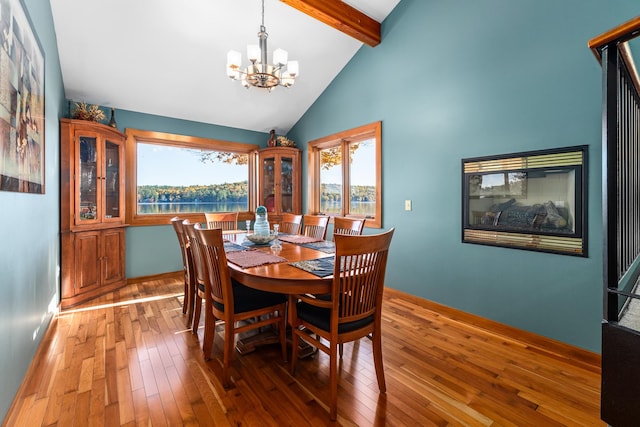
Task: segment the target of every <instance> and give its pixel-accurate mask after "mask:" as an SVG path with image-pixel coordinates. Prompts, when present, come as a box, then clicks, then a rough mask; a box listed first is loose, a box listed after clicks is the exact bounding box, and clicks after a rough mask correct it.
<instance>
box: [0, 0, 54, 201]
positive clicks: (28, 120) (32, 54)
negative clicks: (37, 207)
mask: <svg viewBox="0 0 640 427" xmlns="http://www.w3.org/2000/svg"><path fill="white" fill-rule="evenodd" d="M44 89H45V57H44V52H43V49H42V46H41V44H40V41H39V40H38V37H37V35H36V33H35V31H34V28H33V25H32V23H31V20H30V18H29V16H28V14H27V11H26V8H25V6H24V4H23V3H22V1H21V0H0V191H14V192H21V193H36V194H44V192H45V170H44V169H45V95H44V94H45V90H44Z"/></svg>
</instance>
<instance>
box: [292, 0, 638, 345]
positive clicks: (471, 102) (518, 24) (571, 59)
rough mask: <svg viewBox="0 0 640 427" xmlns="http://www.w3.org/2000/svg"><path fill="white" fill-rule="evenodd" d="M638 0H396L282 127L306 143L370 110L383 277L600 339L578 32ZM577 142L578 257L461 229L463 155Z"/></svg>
mask: <svg viewBox="0 0 640 427" xmlns="http://www.w3.org/2000/svg"><path fill="white" fill-rule="evenodd" d="M637 12H638V8H637V5H636V4H632V3H631V2H622V1H613V2H604V1H584V0H562V1H556V0H542V1H533V0H528V1H507V0H483V1H477V0H456V1H453V2H451V1H424V0H402V1H401V3H400V4H399V5H398V6H397V7H396V8H395V10H394V11H393V12H392V14H391V15H390V16H389V17H388V18H387V19H386V20H385V21H384V23H383V26H382V40H383V41H382V44H380V45H379V46H377V47H375V48H370V47H367V46H365V47H362V48H361V49H360V51H359V52H358V53H357V54H356V56H355V57H354V59H352V61H351V62H350V63H349V64H348V65H347V67H346V68H345V69H344V70H343V71H342V72H341V73H340V74H339V75H338V76H337V77H336V79H335V80H334V81H333V82H332V84H331V85H330V87H329V88H327V90H326V91H325V92H324V93H323V95H322V96H321V97H320V98H319V99H318V100H317V101H316V102H315V103H314V105H313V106H312V107H311V108H310V109H309V110H308V111H307V112H306V114H305V115H304V116H303V117H302V119H301V120H299V121H298V123H297V124H296V125H295V127H294V128H293V129H292V131H291V132H290V133H289V136H290V137H291V138H292V139H294V140H295V141H298V145H306V142H307V141H309V140H313V139H315V138H319V137H322V136H325V135H329V134H332V133H335V132H339V131H342V130H346V129H350V128H353V127H356V126H359V125H362V124H366V123H370V122H373V121H376V120H382V137H383V148H382V149H383V155H382V158H383V165H382V166H383V185H382V191H383V225H384V228H390V227H396V233H395V235H394V241H393V243H392V250H391V254H390V258H389V265H388V268H387V280H386V283H387V286H389V287H392V288H396V289H400V290H402V291H405V292H409V293H411V294H415V295H418V296H420V297H424V298H427V299H429V300H433V301H436V302H439V303H442V304H445V305H448V306H452V307H455V308H458V309H461V310H464V311H468V312H471V313H475V314H478V315H480V316H483V317H487V318H490V319H494V320H496V321H498V322H502V323H505V324H509V325H512V326H515V327H518V328H522V329H525V330H528V331H531V332H534V333H537V334H540V335H544V336H547V337H550V338H553V339H556V340H560V341H564V342H566V343H569V344H573V345H576V346H579V347H583V348H586V349H588V350H592V351H596V352H599V351H600V320H601V315H602V267H601V265H602V250H601V245H602V224H601V222H602V215H601V202H600V199H601V179H600V175H601V166H600V161H601V154H600V150H601V119H600V117H601V68H600V65H599V64H598V62H597V61H596V60H595V58H594V56H593V54H592V53H591V51H590V50H589V49H588V48H587V42H588V40H589V39H590V38H592V37H595V36H597V35H599V34H601V33H602V32H605V31H607V30H609V29H611V28H612V27H615V26H617V25H619V24H621V23H623V22H625V21H627V20H629V19H631V18H633V17H634V16H635V15H636V14H637ZM301 79H302V77H301ZM300 84H304V82H303V81H302V80H301V81H300ZM583 144H585V145H588V146H589V153H588V155H589V165H588V167H589V177H588V178H589V180H588V185H589V204H588V212H589V241H588V244H589V257H588V258H577V257H571V256H564V255H553V254H546V253H538V252H530V251H524V250H516V249H505V248H497V247H490V246H480V245H473V244H462V243H461V231H460V228H461V219H460V218H461V194H460V193H461V166H460V160H461V159H462V158H467V157H475V156H484V155H492V154H502V153H512V152H518V151H527V150H535V149H546V148H553V147H564V146H574V145H583ZM303 158H304V159H305V160H306V156H304V157H303ZM305 168H306V164H305ZM303 176H305V171H304V170H303ZM405 199H411V200H412V201H413V210H412V211H410V212H406V211H404V200H405Z"/></svg>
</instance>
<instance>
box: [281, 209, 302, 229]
mask: <svg viewBox="0 0 640 427" xmlns="http://www.w3.org/2000/svg"><path fill="white" fill-rule="evenodd" d="M301 225H302V215H294V214H292V213H283V214H282V221H281V222H280V232H281V233H285V234H298V233H300V226H301Z"/></svg>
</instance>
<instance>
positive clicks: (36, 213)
mask: <svg viewBox="0 0 640 427" xmlns="http://www.w3.org/2000/svg"><path fill="white" fill-rule="evenodd" d="M24 4H26V8H27V11H28V14H29V15H30V17H31V21H32V22H33V25H34V29H35V32H36V33H37V36H38V38H39V39H40V43H41V45H42V48H43V51H44V54H45V60H46V64H45V73H46V74H45V104H46V105H45V108H46V110H45V114H46V126H45V194H44V195H42V194H25V193H11V192H5V191H0V207H2V208H1V209H0V224H2V225H0V295H2V297H1V298H0V349H2V351H0V422H1V420H2V419H3V418H4V417H5V415H6V413H7V411H8V409H9V407H10V406H11V402H12V401H13V398H14V396H15V393H16V391H17V390H18V388H19V387H20V384H21V383H22V379H23V377H24V374H25V372H26V371H27V369H28V368H29V364H30V363H31V359H32V357H33V355H34V354H35V352H36V349H37V347H38V344H39V343H40V341H41V340H42V337H43V336H44V333H45V331H46V329H47V326H48V325H49V322H50V321H51V317H52V314H53V311H54V310H55V309H56V305H57V303H58V298H59V287H60V285H59V277H58V269H59V266H60V239H59V232H60V215H59V212H60V192H59V187H60V179H59V176H60V149H59V145H60V140H59V136H58V135H59V130H58V129H59V128H58V118H59V117H60V112H61V111H62V109H63V108H64V93H63V87H62V75H61V72H60V65H59V60H58V50H57V46H56V40H55V33H54V29H53V20H52V16H51V9H50V6H49V2H43V1H39V0H24Z"/></svg>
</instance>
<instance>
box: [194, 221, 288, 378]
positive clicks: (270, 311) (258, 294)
mask: <svg viewBox="0 0 640 427" xmlns="http://www.w3.org/2000/svg"><path fill="white" fill-rule="evenodd" d="M194 232H195V238H194V240H193V241H195V243H196V245H198V247H199V253H200V256H202V258H203V261H204V264H205V268H206V277H205V282H204V285H205V316H204V340H203V342H204V343H203V346H202V351H203V352H204V357H205V359H207V360H209V359H210V358H211V352H212V349H213V342H214V337H215V335H216V321H217V320H223V321H224V346H223V349H224V350H223V364H222V384H223V385H224V386H225V387H228V386H229V383H230V380H231V375H230V368H231V362H232V361H233V356H234V344H235V336H236V335H237V334H239V333H242V332H246V331H249V330H253V329H258V328H262V327H263V326H267V325H274V326H275V327H276V328H277V330H278V336H279V341H280V347H281V350H282V358H283V360H284V361H285V362H286V360H287V341H286V335H285V333H286V326H287V325H286V315H285V313H286V306H287V296H286V295H283V294H277V293H273V292H265V291H260V290H257V289H253V288H249V287H247V286H244V285H242V284H240V283H233V284H232V281H231V276H230V273H229V267H228V265H227V256H226V254H225V251H224V243H223V240H222V230H221V229H219V228H214V229H202V228H200V226H199V225H196V226H195V227H194ZM193 241H192V242H193ZM241 322H242V323H241Z"/></svg>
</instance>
